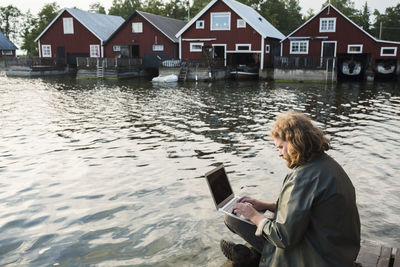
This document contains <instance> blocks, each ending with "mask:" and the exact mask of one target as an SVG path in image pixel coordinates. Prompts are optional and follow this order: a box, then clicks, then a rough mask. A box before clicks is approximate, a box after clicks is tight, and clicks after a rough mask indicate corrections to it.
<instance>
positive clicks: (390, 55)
mask: <svg viewBox="0 0 400 267" xmlns="http://www.w3.org/2000/svg"><path fill="white" fill-rule="evenodd" d="M385 49H394V53H392V54H384V53H383V50H385ZM395 56H397V47H396V46H384V47H381V57H395Z"/></svg>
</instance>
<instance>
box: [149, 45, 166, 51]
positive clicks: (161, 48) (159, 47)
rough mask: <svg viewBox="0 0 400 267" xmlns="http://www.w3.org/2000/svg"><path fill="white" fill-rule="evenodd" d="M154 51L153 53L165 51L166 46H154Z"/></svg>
mask: <svg viewBox="0 0 400 267" xmlns="http://www.w3.org/2000/svg"><path fill="white" fill-rule="evenodd" d="M152 50H153V51H164V45H163V44H153V46H152Z"/></svg>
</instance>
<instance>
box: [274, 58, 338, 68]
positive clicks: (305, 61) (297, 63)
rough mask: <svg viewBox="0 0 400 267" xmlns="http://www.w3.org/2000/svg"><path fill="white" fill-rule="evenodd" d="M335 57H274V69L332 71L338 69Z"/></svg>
mask: <svg viewBox="0 0 400 267" xmlns="http://www.w3.org/2000/svg"><path fill="white" fill-rule="evenodd" d="M336 62H337V60H336V58H334V57H279V56H276V57H274V68H279V69H308V70H313V69H324V70H325V69H326V68H327V67H328V68H329V69H331V68H332V67H333V68H335V67H336Z"/></svg>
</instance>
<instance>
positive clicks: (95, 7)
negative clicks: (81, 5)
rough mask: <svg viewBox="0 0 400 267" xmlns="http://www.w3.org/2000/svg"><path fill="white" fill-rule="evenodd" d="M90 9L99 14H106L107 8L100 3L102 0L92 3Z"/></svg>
mask: <svg viewBox="0 0 400 267" xmlns="http://www.w3.org/2000/svg"><path fill="white" fill-rule="evenodd" d="M89 11H90V12H94V13H99V14H106V9H105V8H104V6H102V5H101V4H100V2H94V3H92V4H90V6H89Z"/></svg>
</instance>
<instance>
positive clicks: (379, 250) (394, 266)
mask: <svg viewBox="0 0 400 267" xmlns="http://www.w3.org/2000/svg"><path fill="white" fill-rule="evenodd" d="M232 266H233V265H232V262H231V261H229V260H227V261H225V262H224V263H223V264H222V265H221V267H232ZM354 267H400V248H390V247H386V246H383V245H379V244H376V243H372V242H370V241H366V240H362V241H361V249H360V252H359V253H358V256H357V259H356V261H355V262H354Z"/></svg>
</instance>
